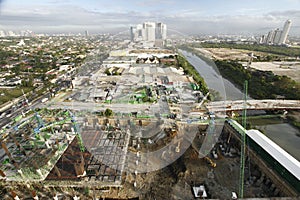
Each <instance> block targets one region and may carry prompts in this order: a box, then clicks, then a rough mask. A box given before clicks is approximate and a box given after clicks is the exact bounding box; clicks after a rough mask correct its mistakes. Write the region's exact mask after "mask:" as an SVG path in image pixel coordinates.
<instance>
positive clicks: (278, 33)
mask: <svg viewBox="0 0 300 200" xmlns="http://www.w3.org/2000/svg"><path fill="white" fill-rule="evenodd" d="M291 24H292V22H291V20H287V21H286V22H285V24H284V26H283V30H279V29H278V28H277V29H276V30H271V31H269V33H268V35H266V36H265V35H264V36H263V37H262V38H261V39H260V43H265V44H276V45H283V44H285V43H286V39H287V36H288V34H289V31H290V28H291Z"/></svg>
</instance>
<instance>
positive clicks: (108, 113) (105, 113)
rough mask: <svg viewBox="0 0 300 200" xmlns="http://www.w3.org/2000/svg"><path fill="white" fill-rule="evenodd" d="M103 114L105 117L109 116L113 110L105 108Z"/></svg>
mask: <svg viewBox="0 0 300 200" xmlns="http://www.w3.org/2000/svg"><path fill="white" fill-rule="evenodd" d="M104 115H105V116H106V117H110V116H112V115H113V111H112V110H111V109H109V108H107V109H106V110H105V111H104Z"/></svg>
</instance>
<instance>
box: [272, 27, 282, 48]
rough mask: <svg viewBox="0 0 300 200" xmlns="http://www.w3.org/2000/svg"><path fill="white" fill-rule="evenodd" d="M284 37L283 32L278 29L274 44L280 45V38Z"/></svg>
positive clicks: (275, 33)
mask: <svg viewBox="0 0 300 200" xmlns="http://www.w3.org/2000/svg"><path fill="white" fill-rule="evenodd" d="M281 35H282V31H281V30H279V28H278V29H276V30H275V32H274V39H273V44H280V37H281Z"/></svg>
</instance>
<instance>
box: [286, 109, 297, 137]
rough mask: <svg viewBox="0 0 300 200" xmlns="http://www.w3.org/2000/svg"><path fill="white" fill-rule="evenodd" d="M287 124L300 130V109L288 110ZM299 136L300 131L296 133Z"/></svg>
mask: <svg viewBox="0 0 300 200" xmlns="http://www.w3.org/2000/svg"><path fill="white" fill-rule="evenodd" d="M287 119H288V122H289V124H291V125H292V126H294V127H295V128H297V129H298V130H299V131H300V111H290V112H289V113H288V114H287ZM297 136H299V137H300V133H298V134H297Z"/></svg>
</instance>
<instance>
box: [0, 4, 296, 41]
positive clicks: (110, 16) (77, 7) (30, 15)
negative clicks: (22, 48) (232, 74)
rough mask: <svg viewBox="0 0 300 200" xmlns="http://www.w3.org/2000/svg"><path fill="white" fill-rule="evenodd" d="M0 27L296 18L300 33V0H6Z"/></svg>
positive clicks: (279, 23)
mask: <svg viewBox="0 0 300 200" xmlns="http://www.w3.org/2000/svg"><path fill="white" fill-rule="evenodd" d="M0 3H1V4H0V30H4V31H9V30H13V31H20V30H32V31H34V32H36V33H69V32H71V33H84V31H85V30H88V31H89V33H91V34H94V33H108V32H110V33H117V32H119V31H124V30H128V29H129V27H130V26H132V25H136V24H139V23H142V22H144V21H157V22H163V23H165V24H167V26H168V29H173V30H176V31H179V32H182V33H183V34H186V35H189V34H247V35H255V34H266V33H267V32H268V31H269V30H271V29H275V28H279V29H282V27H283V25H284V22H285V21H286V20H287V19H291V20H292V27H291V31H290V35H291V36H296V35H299V34H300V0H281V1H279V0H275V1H271V0H263V1H257V0H255V1H250V0H245V1H238V0H227V1H221V0H212V1H209V2H208V1H205V2H203V1H201V2H199V1H192V0H186V1H179V0H141V1H138V0H129V1H121V0H114V1H110V2H107V1H104V0H89V1H83V0H65V1H58V0H44V1H43V0H27V1H24V0H23V1H22V0H2V1H1V0H0Z"/></svg>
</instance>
